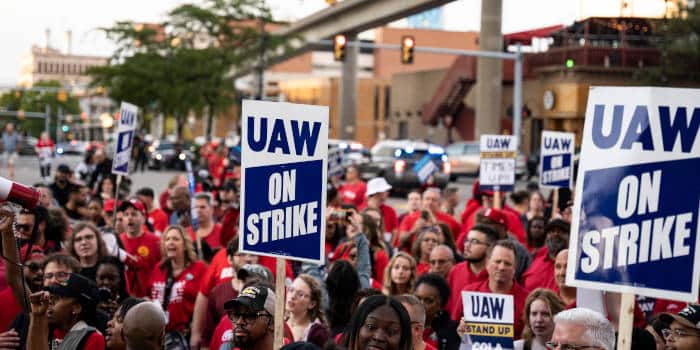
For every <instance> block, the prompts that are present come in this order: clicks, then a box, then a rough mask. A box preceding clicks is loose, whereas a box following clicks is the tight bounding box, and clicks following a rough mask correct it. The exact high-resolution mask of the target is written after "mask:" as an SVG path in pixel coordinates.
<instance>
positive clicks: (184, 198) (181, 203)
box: [170, 186, 190, 211]
mask: <svg viewBox="0 0 700 350" xmlns="http://www.w3.org/2000/svg"><path fill="white" fill-rule="evenodd" d="M170 203H171V204H172V205H173V209H175V210H177V211H182V210H187V209H189V208H190V190H189V189H188V188H187V187H185V186H177V187H175V188H173V191H172V193H171V194H170Z"/></svg>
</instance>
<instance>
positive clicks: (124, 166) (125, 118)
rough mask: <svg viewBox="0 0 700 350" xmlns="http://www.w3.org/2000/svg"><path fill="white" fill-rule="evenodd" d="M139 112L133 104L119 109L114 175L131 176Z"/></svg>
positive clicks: (123, 103)
mask: <svg viewBox="0 0 700 350" xmlns="http://www.w3.org/2000/svg"><path fill="white" fill-rule="evenodd" d="M138 112H139V109H138V107H136V106H134V105H132V104H131V103H127V102H122V105H121V108H120V109H119V121H117V135H116V138H115V141H116V143H117V147H116V148H115V149H114V158H113V160H112V174H118V175H129V159H131V148H132V146H133V141H134V130H135V129H136V116H137V115H138Z"/></svg>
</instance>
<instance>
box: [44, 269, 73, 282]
mask: <svg viewBox="0 0 700 350" xmlns="http://www.w3.org/2000/svg"><path fill="white" fill-rule="evenodd" d="M54 277H55V278H56V279H57V280H59V281H65V280H67V279H68V277H70V272H64V271H59V272H55V273H54V272H49V273H45V274H44V280H50V279H53V278H54Z"/></svg>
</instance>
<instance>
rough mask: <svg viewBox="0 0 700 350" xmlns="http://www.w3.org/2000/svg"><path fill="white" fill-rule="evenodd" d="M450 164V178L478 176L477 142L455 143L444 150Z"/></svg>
mask: <svg viewBox="0 0 700 350" xmlns="http://www.w3.org/2000/svg"><path fill="white" fill-rule="evenodd" d="M445 152H446V153H447V158H448V159H449V162H450V170H451V172H450V177H451V179H453V180H454V179H456V178H457V177H459V176H467V175H477V174H479V164H480V163H479V159H480V157H479V153H480V152H479V142H478V141H473V142H455V143H453V144H451V145H449V146H447V147H446V148H445Z"/></svg>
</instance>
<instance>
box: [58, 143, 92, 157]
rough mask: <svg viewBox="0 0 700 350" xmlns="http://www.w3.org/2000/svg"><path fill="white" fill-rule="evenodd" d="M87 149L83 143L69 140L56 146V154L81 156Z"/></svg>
mask: <svg viewBox="0 0 700 350" xmlns="http://www.w3.org/2000/svg"><path fill="white" fill-rule="evenodd" d="M86 148H87V143H86V142H85V141H78V140H70V141H62V142H59V143H57V144H56V153H57V154H59V155H61V154H78V155H80V154H83V153H85V149H86Z"/></svg>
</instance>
